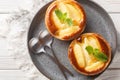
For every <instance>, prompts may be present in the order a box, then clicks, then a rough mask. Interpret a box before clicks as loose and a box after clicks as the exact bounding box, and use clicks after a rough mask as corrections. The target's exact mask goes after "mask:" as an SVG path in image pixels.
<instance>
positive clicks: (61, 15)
mask: <svg viewBox="0 0 120 80" xmlns="http://www.w3.org/2000/svg"><path fill="white" fill-rule="evenodd" d="M55 14H56V16H57V17H58V19H59V20H60V22H62V23H67V24H68V25H69V26H72V25H73V21H72V19H71V18H68V17H67V13H62V12H61V11H60V10H59V9H57V10H55Z"/></svg>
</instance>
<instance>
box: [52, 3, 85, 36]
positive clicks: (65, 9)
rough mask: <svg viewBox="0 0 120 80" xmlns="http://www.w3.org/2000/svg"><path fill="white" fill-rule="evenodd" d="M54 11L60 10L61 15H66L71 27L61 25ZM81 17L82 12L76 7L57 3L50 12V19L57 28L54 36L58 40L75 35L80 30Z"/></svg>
mask: <svg viewBox="0 0 120 80" xmlns="http://www.w3.org/2000/svg"><path fill="white" fill-rule="evenodd" d="M55 10H60V11H61V12H62V13H66V15H67V17H68V18H70V19H71V20H72V25H71V26H69V25H68V24H66V23H62V22H61V21H60V19H59V18H58V16H57V15H56V13H55ZM83 17H84V15H83V13H82V10H80V9H79V7H78V6H77V5H75V4H70V3H65V2H59V3H58V4H57V7H56V8H55V9H54V10H53V12H52V19H53V22H54V24H55V27H56V28H57V31H56V32H55V35H56V36H57V37H59V38H63V37H65V36H70V35H72V34H75V33H76V32H78V31H79V30H80V29H81V28H80V23H81V22H83Z"/></svg>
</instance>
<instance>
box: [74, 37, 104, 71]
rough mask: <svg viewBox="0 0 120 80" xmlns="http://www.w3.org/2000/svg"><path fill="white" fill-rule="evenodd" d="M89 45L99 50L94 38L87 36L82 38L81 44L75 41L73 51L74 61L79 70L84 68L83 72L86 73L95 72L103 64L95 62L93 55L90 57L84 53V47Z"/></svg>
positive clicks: (97, 42) (98, 44) (96, 40)
mask: <svg viewBox="0 0 120 80" xmlns="http://www.w3.org/2000/svg"><path fill="white" fill-rule="evenodd" d="M88 45H90V46H92V47H93V48H97V49H100V50H101V46H100V43H99V41H98V39H97V38H96V37H91V36H87V37H84V38H83V42H78V41H76V42H75V44H74V46H73V50H74V55H75V59H76V61H77V64H78V65H79V67H80V68H84V70H86V71H88V72H92V71H96V70H98V69H100V68H102V67H103V66H104V65H105V63H104V62H102V61H99V60H97V59H96V58H95V57H94V56H93V55H90V54H89V53H88V52H87V51H86V49H85V48H86V47H87V46H88Z"/></svg>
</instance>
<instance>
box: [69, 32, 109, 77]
mask: <svg viewBox="0 0 120 80" xmlns="http://www.w3.org/2000/svg"><path fill="white" fill-rule="evenodd" d="M68 58H69V60H70V63H71V64H72V66H73V67H74V68H75V69H76V70H77V71H78V72H80V73H82V74H84V75H88V76H92V75H97V74H99V73H101V72H102V71H104V70H105V68H106V67H107V66H108V64H109V63H110V60H111V48H110V45H109V44H108V42H107V41H106V40H105V39H104V38H103V37H102V36H101V35H99V34H96V33H85V34H82V35H81V36H80V37H79V38H77V39H75V40H73V41H72V43H71V44H70V46H69V49H68Z"/></svg>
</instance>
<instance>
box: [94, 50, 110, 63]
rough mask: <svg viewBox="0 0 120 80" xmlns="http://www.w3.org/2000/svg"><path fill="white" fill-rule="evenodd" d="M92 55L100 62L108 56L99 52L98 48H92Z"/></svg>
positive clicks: (104, 60)
mask: <svg viewBox="0 0 120 80" xmlns="http://www.w3.org/2000/svg"><path fill="white" fill-rule="evenodd" d="M94 56H95V57H96V59H98V60H100V61H102V62H106V61H107V60H108V57H107V56H106V55H105V54H104V53H103V52H100V51H99V50H98V49H95V50H94Z"/></svg>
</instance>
